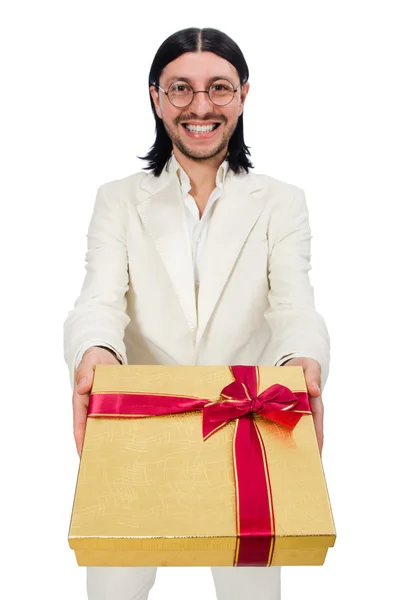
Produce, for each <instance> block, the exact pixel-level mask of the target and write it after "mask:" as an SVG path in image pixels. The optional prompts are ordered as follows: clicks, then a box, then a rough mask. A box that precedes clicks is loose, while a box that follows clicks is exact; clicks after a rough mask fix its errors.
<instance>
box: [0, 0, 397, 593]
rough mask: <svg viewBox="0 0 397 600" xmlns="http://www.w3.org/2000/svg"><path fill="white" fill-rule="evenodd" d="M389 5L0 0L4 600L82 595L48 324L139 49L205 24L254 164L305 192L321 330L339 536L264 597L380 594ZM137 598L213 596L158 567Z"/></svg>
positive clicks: (57, 342)
mask: <svg viewBox="0 0 397 600" xmlns="http://www.w3.org/2000/svg"><path fill="white" fill-rule="evenodd" d="M393 4H394V3H393V2H385V1H383V2H382V1H378V2H376V3H375V2H366V1H361V2H358V1H357V2H354V1H349V0H344V1H343V2H341V1H336V0H334V1H333V2H324V1H312V2H309V1H307V0H301V1H299V2H293V1H290V2H287V1H283V0H278V1H277V2H275V1H274V2H270V1H267V0H262V1H261V2H260V3H258V5H255V4H254V3H253V2H247V1H245V2H239V3H236V4H233V3H227V2H221V3H215V2H213V1H211V2H205V1H204V0H200V2H191V3H183V4H179V3H177V2H173V1H172V0H168V1H164V2H162V3H158V5H156V4H154V3H153V2H144V3H140V2H133V1H130V2H126V1H125V2H121V1H112V2H99V1H97V2H93V1H84V0H79V2H77V1H73V0H69V1H68V2H66V1H63V2H61V1H51V2H49V1H48V2H44V1H40V0H36V1H35V2H27V1H25V2H22V1H19V2H18V1H17V0H14V1H13V2H4V3H2V8H1V15H0V23H1V25H0V28H1V29H0V44H1V48H0V50H1V87H2V91H1V96H0V101H1V112H0V115H1V134H0V135H1V139H0V144H1V220H0V223H1V240H0V242H1V289H2V293H1V303H2V306H1V312H0V315H1V334H2V343H1V352H2V360H1V374H2V394H1V403H2V421H1V423H2V428H1V429H2V433H1V445H2V448H3V452H2V494H1V502H2V519H1V521H2V525H1V526H2V531H1V537H2V541H1V546H2V550H3V551H5V553H6V562H5V560H4V555H3V559H2V567H3V568H2V571H3V573H2V576H1V588H2V595H3V592H4V598H7V600H9V599H14V598H15V599H22V598H33V597H37V598H40V599H41V600H55V599H56V600H69V599H71V598H73V600H83V599H84V598H86V591H85V569H84V568H79V567H78V566H77V564H76V562H75V558H74V554H73V551H72V550H70V549H69V547H68V543H67V534H68V527H69V519H70V512H71V507H72V501H73V495H74V488H75V482H76V476H77V470H78V456H77V453H76V451H75V446H74V439H73V434H72V405H71V390H70V385H69V379H68V373H67V367H66V364H65V363H64V360H63V349H62V334H63V331H62V326H63V322H64V320H65V318H66V315H67V313H68V311H69V310H71V308H72V307H73V304H74V302H75V300H76V298H77V296H78V295H79V293H80V287H81V284H82V281H83V277H84V273H85V271H84V255H85V251H86V233H87V228H88V224H89V220H90V218H91V214H92V209H93V204H94V199H95V194H96V190H97V188H98V186H99V185H100V184H102V183H104V182H106V181H110V180H113V179H117V178H121V177H125V176H126V175H129V174H131V173H134V172H136V171H138V170H141V169H142V167H143V166H144V164H145V163H144V162H143V161H140V160H139V159H138V158H137V155H141V156H142V155H143V154H145V153H146V152H147V150H148V149H149V147H150V146H151V144H152V143H153V140H154V119H153V117H152V113H151V111H150V105H149V96H148V89H147V77H148V73H149V68H150V64H151V61H152V59H153V56H154V54H155V52H156V50H157V48H158V46H159V45H160V44H161V43H162V41H163V40H164V39H165V38H166V37H168V35H170V34H171V33H174V32H175V31H177V30H178V29H182V28H185V27H190V26H198V27H205V26H211V27H216V28H219V29H221V30H223V31H225V32H226V33H227V34H228V35H230V36H231V37H232V38H233V39H235V41H236V42H237V43H238V44H239V45H240V47H241V49H242V50H243V53H244V55H245V57H246V60H247V62H248V65H249V68H250V82H251V90H250V92H249V95H248V98H247V102H246V107H245V139H246V143H247V144H248V145H249V146H250V148H251V152H252V160H253V162H254V165H255V170H256V171H257V172H258V173H267V174H269V175H271V176H273V177H277V178H279V179H282V180H284V181H287V182H289V183H293V184H295V185H298V186H299V187H302V188H303V189H304V190H305V192H306V198H307V202H308V205H309V213H310V223H311V228H312V235H313V239H312V265H313V269H312V271H311V281H312V284H313V286H314V290H315V299H316V308H317V310H318V311H319V312H320V313H321V314H322V315H323V316H324V318H325V320H326V322H327V325H328V328H329V332H330V336H331V352H332V357H331V371H330V376H329V379H328V383H327V385H326V388H325V391H324V398H323V399H324V403H325V407H326V412H325V415H326V421H325V446H324V453H323V463H324V469H325V473H326V477H327V483H328V488H329V493H330V497H331V502H332V507H333V512H334V518H335V523H336V527H337V534H338V538H337V542H336V545H335V547H334V548H333V549H331V550H330V551H329V553H328V557H327V560H326V564H325V565H324V566H323V567H306V568H304V567H295V568H284V569H283V600H300V599H305V600H318V598H321V599H322V600H327V599H334V598H335V597H337V598H342V599H344V598H346V599H348V598H349V599H350V598H359V599H360V600H362V599H365V598H392V597H396V595H395V594H396V593H397V592H396V589H395V588H396V584H395V583H394V581H395V573H394V569H393V567H394V563H395V561H394V560H393V557H395V556H396V526H395V525H396V517H395V514H396V511H395V507H396V500H397V498H396V494H395V492H394V491H393V489H392V480H393V479H394V478H395V470H394V468H395V462H396V451H395V443H394V440H395V437H396V436H395V429H396V424H397V419H396V417H397V412H396V391H395V384H396V381H395V347H396V319H395V297H393V295H392V289H393V288H394V285H393V284H394V279H395V275H396V264H395V263H396V248H395V240H396V219H395V216H396V201H397V197H396V196H397V194H396V178H395V171H396V166H397V155H396V134H397V123H396V106H397V95H396V89H395V80H396V56H397V44H396V34H395V32H396V20H395V19H394V18H393V15H392V6H393ZM259 10H260V12H259ZM393 472H394V474H393ZM6 565H7V566H6ZM7 590H8V591H7ZM150 598H151V600H152V599H153V600H159V599H163V598H164V599H165V598H169V599H172V600H182V599H183V600H185V599H186V598H189V600H199V599H200V600H202V599H203V598H205V599H206V600H214V599H215V592H214V588H213V584H212V579H211V575H210V570H209V569H208V568H185V569H181V568H168V569H167V568H160V569H158V574H157V581H156V584H155V587H154V588H153V591H152V592H151V595H150ZM115 600H117V599H115Z"/></svg>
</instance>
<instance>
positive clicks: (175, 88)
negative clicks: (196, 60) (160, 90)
mask: <svg viewBox="0 0 397 600" xmlns="http://www.w3.org/2000/svg"><path fill="white" fill-rule="evenodd" d="M189 90H190V86H188V85H186V84H185V83H173V84H172V85H171V86H170V89H169V91H170V92H171V93H183V92H186V91H189Z"/></svg>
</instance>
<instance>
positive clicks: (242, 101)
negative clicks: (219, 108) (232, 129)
mask: <svg viewBox="0 0 397 600" xmlns="http://www.w3.org/2000/svg"><path fill="white" fill-rule="evenodd" d="M249 89H250V84H249V83H248V81H246V82H245V83H244V85H242V86H241V99H240V110H239V115H238V116H239V117H240V116H241V115H242V114H243V111H244V104H245V99H246V97H247V94H248V91H249Z"/></svg>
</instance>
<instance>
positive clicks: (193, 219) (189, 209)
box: [76, 153, 312, 368]
mask: <svg viewBox="0 0 397 600" xmlns="http://www.w3.org/2000/svg"><path fill="white" fill-rule="evenodd" d="M168 168H169V171H170V173H173V174H175V177H178V179H179V182H180V185H181V191H182V198H183V202H184V204H185V209H186V211H185V212H186V220H187V225H188V229H189V234H190V241H191V247H192V261H193V266H194V274H195V282H196V302H197V298H198V289H199V285H200V268H201V264H202V261H201V257H202V254H203V248H204V246H205V242H206V238H207V234H208V229H209V225H210V222H211V215H212V213H213V210H214V205H215V203H216V201H217V200H218V199H219V198H220V196H221V194H222V193H223V186H224V182H225V178H226V175H227V173H228V170H229V163H228V161H227V160H226V159H225V160H224V161H223V163H222V164H221V165H220V167H219V169H218V172H217V174H216V185H215V188H214V189H213V191H212V192H211V194H210V196H209V198H208V201H207V204H206V205H205V208H204V211H203V214H202V216H201V218H200V213H199V209H198V207H197V204H196V202H195V200H194V198H193V197H192V196H191V195H190V194H189V192H190V190H191V184H190V180H189V177H188V175H187V173H186V172H185V171H184V170H183V168H182V167H181V165H180V164H179V163H178V161H177V160H176V158H175V155H174V153H172V155H171V159H170V161H169V165H168ZM92 346H105V347H107V348H109V349H110V350H112V351H113V352H114V353H115V354H116V356H117V358H118V360H119V361H120V363H121V364H124V361H123V358H122V357H121V355H120V354H119V353H118V352H117V350H116V349H115V348H114V347H113V346H111V345H110V344H108V343H106V342H105V341H104V340H91V341H90V342H87V343H86V344H84V346H82V347H81V348H80V350H79V353H78V355H77V359H76V368H77V366H78V365H79V363H80V361H81V359H82V357H83V354H84V352H85V351H86V350H87V349H88V348H91V347H92ZM300 356H307V357H309V358H312V357H311V356H310V355H309V354H305V353H303V352H291V353H290V354H287V355H285V356H283V357H281V358H280V359H279V360H278V361H277V362H276V363H275V364H274V366H280V365H281V364H283V363H284V362H285V361H286V360H289V359H291V358H294V357H300Z"/></svg>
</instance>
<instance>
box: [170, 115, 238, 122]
mask: <svg viewBox="0 0 397 600" xmlns="http://www.w3.org/2000/svg"><path fill="white" fill-rule="evenodd" d="M181 121H217V122H218V123H226V119H225V117H223V116H220V115H205V116H204V117H201V118H200V117H198V116H197V115H194V114H191V115H179V117H177V118H176V119H175V123H176V125H178V124H179V123H181Z"/></svg>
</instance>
